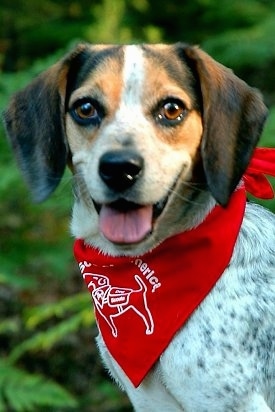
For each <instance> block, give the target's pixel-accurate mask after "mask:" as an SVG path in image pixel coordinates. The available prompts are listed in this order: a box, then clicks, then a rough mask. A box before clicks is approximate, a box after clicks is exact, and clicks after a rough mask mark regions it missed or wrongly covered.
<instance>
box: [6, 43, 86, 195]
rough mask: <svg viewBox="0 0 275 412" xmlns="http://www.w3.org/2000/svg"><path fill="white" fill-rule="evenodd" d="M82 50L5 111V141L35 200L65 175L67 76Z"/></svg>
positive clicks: (22, 93)
mask: <svg viewBox="0 0 275 412" xmlns="http://www.w3.org/2000/svg"><path fill="white" fill-rule="evenodd" d="M84 48H85V47H84V45H81V46H79V47H78V48H77V49H76V50H75V51H74V52H73V53H71V54H70V55H69V56H67V57H66V58H65V59H64V60H62V61H60V62H58V63H57V64H55V65H54V66H52V67H51V68H49V69H48V70H47V71H45V72H44V73H42V74H41V75H40V76H38V77H37V78H36V79H35V80H34V81H33V82H32V83H30V84H29V85H28V86H27V87H26V88H25V89H23V90H21V91H19V92H18V93H16V94H15V95H14V96H13V97H12V99H11V101H10V104H9V107H8V108H7V110H6V111H5V112H4V123H5V126H6V131H7V136H8V139H9V140H10V142H11V145H12V148H13V150H14V152H15V155H16V158H17V161H18V164H19V167H20V169H21V170H22V172H23V175H24V177H25V180H26V182H27V185H28V187H29V188H30V190H31V193H32V195H33V198H34V200H35V201H42V200H44V199H46V198H47V197H48V196H49V195H50V194H51V193H52V192H53V191H54V189H55V188H56V187H57V185H58V184H59V182H60V180H61V178H62V175H63V173H64V169H65V166H66V163H67V158H68V155H69V153H68V152H69V151H68V147H67V142H66V137H65V131H64V113H65V110H64V104H65V103H64V101H65V93H66V84H67V75H68V71H69V68H70V67H71V64H72V62H73V61H74V60H75V59H76V58H77V56H78V55H79V54H80V53H82V52H83V49H84Z"/></svg>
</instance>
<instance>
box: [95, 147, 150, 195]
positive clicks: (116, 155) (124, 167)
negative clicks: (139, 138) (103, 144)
mask: <svg viewBox="0 0 275 412" xmlns="http://www.w3.org/2000/svg"><path fill="white" fill-rule="evenodd" d="M143 164H144V161H143V158H142V157H141V156H140V155H139V154H138V153H136V152H134V151H129V150H127V151H125V150H116V151H110V152H106V153H105V154H104V155H102V157H101V159H100V162H99V175H100V177H101V179H102V180H103V181H104V183H105V184H106V185H107V186H109V187H110V188H111V189H114V190H118V191H123V190H126V189H128V188H130V187H131V186H132V185H133V184H134V183H135V181H136V180H137V178H138V177H139V176H140V175H141V172H142V169H143Z"/></svg>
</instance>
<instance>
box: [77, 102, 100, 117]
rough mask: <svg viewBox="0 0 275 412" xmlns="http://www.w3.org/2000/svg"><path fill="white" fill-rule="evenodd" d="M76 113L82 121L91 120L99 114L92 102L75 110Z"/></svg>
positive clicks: (83, 104)
mask: <svg viewBox="0 0 275 412" xmlns="http://www.w3.org/2000/svg"><path fill="white" fill-rule="evenodd" d="M75 113H76V115H77V116H78V117H80V118H81V119H89V118H91V117H94V116H95V115H96V114H97V111H96V108H95V107H94V106H93V105H92V103H91V102H86V103H82V104H81V105H80V106H78V107H76V108H75Z"/></svg>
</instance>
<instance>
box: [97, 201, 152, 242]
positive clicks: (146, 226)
mask: <svg viewBox="0 0 275 412" xmlns="http://www.w3.org/2000/svg"><path fill="white" fill-rule="evenodd" d="M152 216H153V207H152V206H141V207H139V208H137V209H133V210H129V211H126V212H122V211H119V210H117V209H113V208H112V207H110V206H107V205H105V206H102V208H101V210H100V214H99V228H100V231H101V233H102V234H103V235H104V236H105V237H106V238H107V239H108V240H110V242H113V243H137V242H140V241H141V240H142V239H144V238H145V236H146V235H147V234H148V233H149V232H150V231H151V229H152Z"/></svg>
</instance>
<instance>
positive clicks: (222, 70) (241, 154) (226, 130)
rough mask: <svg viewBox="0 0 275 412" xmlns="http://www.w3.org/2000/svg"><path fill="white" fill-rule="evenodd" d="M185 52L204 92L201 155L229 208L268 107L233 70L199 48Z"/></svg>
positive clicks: (214, 191)
mask: <svg viewBox="0 0 275 412" xmlns="http://www.w3.org/2000/svg"><path fill="white" fill-rule="evenodd" d="M183 50H184V54H185V56H186V58H187V60H188V61H189V64H190V66H191V68H192V69H193V72H194V73H195V76H196V77H197V78H198V82H199V84H200V89H201V96H202V106H203V127H204V133H203V139H202V146H201V155H202V161H203V167H204V172H205V176H206V180H207V184H208V187H209V189H210V191H211V193H212V195H213V196H214V198H215V199H216V200H217V202H218V203H220V204H221V205H224V206H225V205H226V204H227V202H228V200H229V198H230V195H231V193H232V192H233V190H234V189H235V187H236V186H237V184H238V183H239V181H240V179H241V177H242V175H243V173H244V172H245V170H246V168H247V166H248V163H249V160H250V158H251V155H252V153H253V150H254V148H255V146H256V144H257V142H258V140H259V137H260V134H261V132H262V128H263V125H264V121H265V119H266V116H267V108H266V106H265V105H264V103H263V100H262V97H261V95H260V93H259V92H258V91H257V90H256V89H253V88H251V87H249V86H248V85H247V84H246V83H245V82H244V81H242V80H241V79H239V78H238V77H237V76H235V75H234V73H233V72H232V71H231V70H230V69H228V68H226V67H224V66H222V65H221V64H219V63H218V62H216V61H215V60H213V59H212V58H211V57H210V56H209V55H208V54H206V53H205V52H203V51H202V50H200V49H199V48H198V47H190V46H183Z"/></svg>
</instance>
